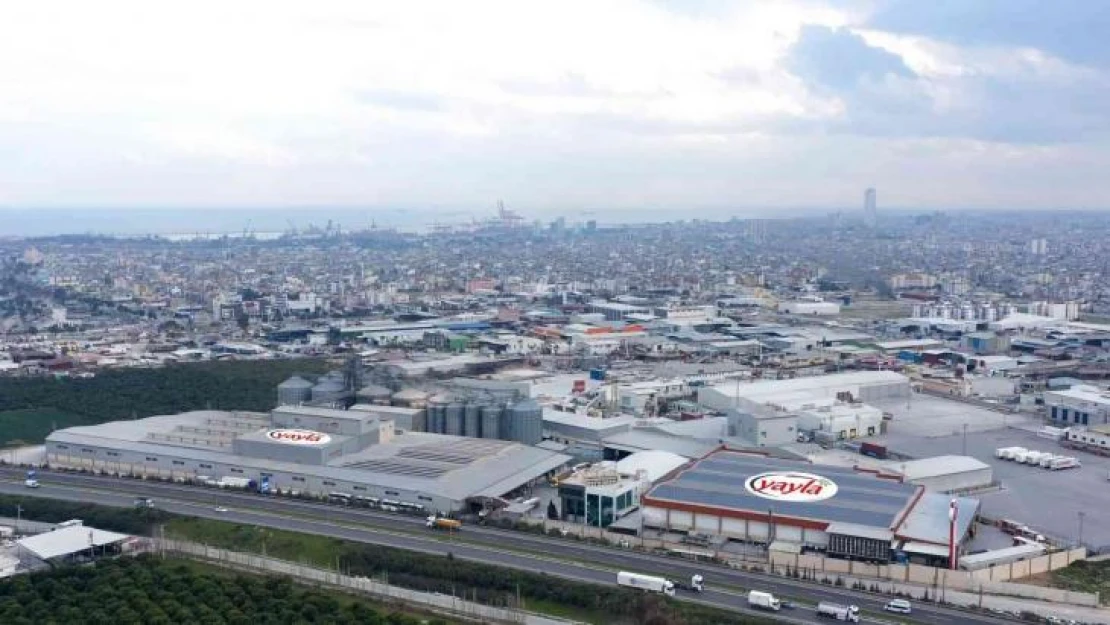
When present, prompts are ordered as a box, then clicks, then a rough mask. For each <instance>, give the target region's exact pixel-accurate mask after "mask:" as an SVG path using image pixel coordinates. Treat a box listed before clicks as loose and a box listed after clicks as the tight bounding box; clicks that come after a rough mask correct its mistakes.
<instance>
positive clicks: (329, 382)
mask: <svg viewBox="0 0 1110 625" xmlns="http://www.w3.org/2000/svg"><path fill="white" fill-rule="evenodd" d="M346 395H347V389H346V388H345V387H344V386H343V382H341V381H339V380H336V379H335V378H325V379H324V380H322V381H321V382H320V383H318V384H317V385H316V386H313V387H312V401H320V402H336V401H341V400H343V399H344V398H345V397H346Z"/></svg>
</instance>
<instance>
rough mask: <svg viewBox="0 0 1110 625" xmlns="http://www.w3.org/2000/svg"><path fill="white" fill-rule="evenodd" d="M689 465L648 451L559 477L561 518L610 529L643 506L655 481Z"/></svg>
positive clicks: (600, 463) (658, 452)
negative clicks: (641, 502)
mask: <svg viewBox="0 0 1110 625" xmlns="http://www.w3.org/2000/svg"><path fill="white" fill-rule="evenodd" d="M687 462H688V461H687V459H686V458H683V457H682V456H678V455H676V454H672V453H668V452H665V451H645V452H639V453H635V454H632V455H630V456H628V457H626V458H624V459H623V460H620V461H619V462H609V461H606V462H599V463H597V464H595V465H592V466H589V467H584V468H582V469H581V470H578V471H574V472H573V473H570V474H568V475H562V476H559V477H558V479H557V481H558V484H559V511H560V512H559V516H560V518H561V519H562V520H564V521H571V522H576V523H583V524H585V525H591V526H594V527H609V526H610V525H612V524H613V523H614V522H616V521H618V520H619V519H620V518H621V517H624V516H626V515H628V514H629V513H631V512H632V511H634V510H636V509H637V508H638V507H639V506H640V497H641V496H642V495H643V494H644V493H645V492H646V491H647V490H648V489H649V488H650V487H651V484H652V483H653V482H654V481H656V480H658V479H660V478H662V477H663V476H665V475H666V474H668V473H670V472H671V471H674V470H675V469H677V468H679V467H681V466H682V465H684V464H686V463H687Z"/></svg>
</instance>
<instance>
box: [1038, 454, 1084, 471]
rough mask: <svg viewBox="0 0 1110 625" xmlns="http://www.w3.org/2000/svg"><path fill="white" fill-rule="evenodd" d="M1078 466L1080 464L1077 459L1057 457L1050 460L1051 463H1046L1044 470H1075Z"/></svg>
mask: <svg viewBox="0 0 1110 625" xmlns="http://www.w3.org/2000/svg"><path fill="white" fill-rule="evenodd" d="M1079 466H1080V462H1079V459H1078V458H1074V457H1072V456H1057V457H1055V458H1053V459H1052V462H1049V463H1048V466H1047V467H1046V468H1048V469H1051V470H1053V471H1059V470H1060V469H1076V468H1078V467H1079Z"/></svg>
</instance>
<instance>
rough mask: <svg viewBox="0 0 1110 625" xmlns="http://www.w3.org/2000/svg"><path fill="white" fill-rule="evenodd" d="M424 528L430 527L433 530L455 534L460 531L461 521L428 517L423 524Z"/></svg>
mask: <svg viewBox="0 0 1110 625" xmlns="http://www.w3.org/2000/svg"><path fill="white" fill-rule="evenodd" d="M424 526H425V527H430V528H432V529H434V530H447V531H449V532H457V531H459V530H460V529H462V521H458V520H455V519H448V518H446V517H437V516H430V517H428V520H427V521H426V522H425V523H424Z"/></svg>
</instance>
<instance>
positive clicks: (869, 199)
mask: <svg viewBox="0 0 1110 625" xmlns="http://www.w3.org/2000/svg"><path fill="white" fill-rule="evenodd" d="M878 210H879V206H878V200H877V198H876V194H875V189H874V188H871V189H868V190H866V191H864V192H863V221H864V223H866V224H867V225H868V226H872V227H873V226H874V225H875V221H876V220H877V219H878V216H879V215H878Z"/></svg>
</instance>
